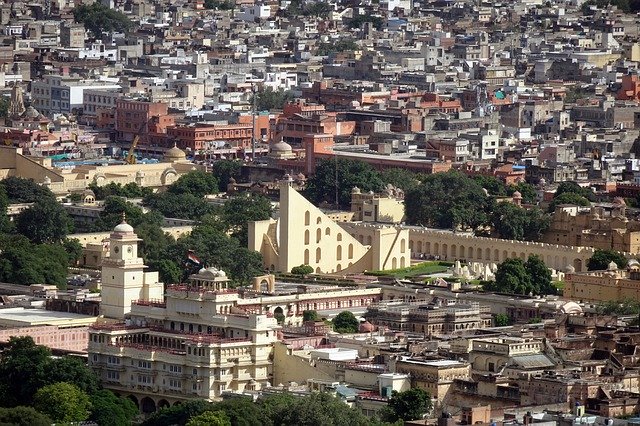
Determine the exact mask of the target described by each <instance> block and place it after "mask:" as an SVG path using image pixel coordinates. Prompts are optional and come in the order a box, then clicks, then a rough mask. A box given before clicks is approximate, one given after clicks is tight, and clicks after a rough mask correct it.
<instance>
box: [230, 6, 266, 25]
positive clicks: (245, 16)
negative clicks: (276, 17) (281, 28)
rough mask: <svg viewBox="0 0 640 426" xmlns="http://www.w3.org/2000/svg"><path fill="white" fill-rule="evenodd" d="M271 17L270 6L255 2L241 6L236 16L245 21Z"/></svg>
mask: <svg viewBox="0 0 640 426" xmlns="http://www.w3.org/2000/svg"><path fill="white" fill-rule="evenodd" d="M269 17H271V6H269V5H260V4H256V5H253V6H247V7H243V8H242V11H241V12H240V13H238V15H237V16H236V18H238V19H240V20H242V21H245V22H254V21H255V20H256V18H257V19H267V18H269Z"/></svg>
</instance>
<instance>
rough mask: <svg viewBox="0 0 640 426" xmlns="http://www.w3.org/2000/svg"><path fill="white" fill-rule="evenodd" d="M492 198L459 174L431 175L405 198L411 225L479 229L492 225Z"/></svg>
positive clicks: (454, 172)
mask: <svg viewBox="0 0 640 426" xmlns="http://www.w3.org/2000/svg"><path fill="white" fill-rule="evenodd" d="M488 207H489V198H488V197H487V196H486V194H485V192H484V190H483V188H482V186H481V185H480V184H479V183H478V182H476V181H474V180H473V179H470V178H469V177H467V176H465V175H463V174H462V173H460V172H458V171H449V172H446V173H435V174H432V175H428V176H427V177H426V178H425V179H424V180H423V181H422V183H421V184H420V185H418V186H416V187H415V188H412V189H410V190H409V191H407V193H406V194H405V213H406V216H407V222H408V223H410V224H413V225H426V226H433V227H438V228H456V227H458V226H460V227H463V228H466V227H471V228H477V227H478V226H481V225H485V224H486V223H488V221H489V218H488V215H487V211H488Z"/></svg>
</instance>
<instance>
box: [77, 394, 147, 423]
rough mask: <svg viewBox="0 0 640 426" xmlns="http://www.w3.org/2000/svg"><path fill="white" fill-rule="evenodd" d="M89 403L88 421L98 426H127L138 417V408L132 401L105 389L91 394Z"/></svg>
mask: <svg viewBox="0 0 640 426" xmlns="http://www.w3.org/2000/svg"><path fill="white" fill-rule="evenodd" d="M89 401H90V402H91V415H90V416H89V420H91V421H94V422H96V423H97V424H99V425H100V426H120V425H128V424H131V421H132V420H133V419H134V418H135V417H136V416H137V415H138V407H136V405H135V404H134V403H133V401H131V400H130V399H129V398H123V397H119V396H116V395H115V394H114V393H113V392H111V391H109V390H106V389H103V390H99V391H97V392H94V393H93V394H91V396H90V397H89Z"/></svg>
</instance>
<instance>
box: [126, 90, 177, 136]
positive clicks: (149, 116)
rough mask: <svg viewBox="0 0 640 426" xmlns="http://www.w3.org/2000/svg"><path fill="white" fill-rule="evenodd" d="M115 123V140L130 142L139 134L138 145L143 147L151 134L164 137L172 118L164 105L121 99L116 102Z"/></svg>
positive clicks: (171, 123)
mask: <svg viewBox="0 0 640 426" xmlns="http://www.w3.org/2000/svg"><path fill="white" fill-rule="evenodd" d="M115 122H116V128H115V130H116V140H118V141H125V142H131V141H132V140H133V139H134V138H135V136H136V135H137V134H140V141H139V144H141V145H145V144H148V143H149V140H150V138H151V136H152V135H153V134H160V135H163V136H164V135H165V134H166V132H167V127H169V126H172V125H173V124H174V118H173V117H172V116H170V115H169V114H168V105H167V104H166V103H163V102H149V101H147V100H134V99H125V98H121V99H118V100H117V101H116V112H115Z"/></svg>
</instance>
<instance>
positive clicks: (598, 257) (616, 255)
mask: <svg viewBox="0 0 640 426" xmlns="http://www.w3.org/2000/svg"><path fill="white" fill-rule="evenodd" d="M611 262H615V263H616V265H617V266H618V268H621V269H622V268H626V267H627V262H628V261H627V258H626V257H624V256H623V255H622V253H620V252H617V251H615V250H611V249H607V250H603V249H596V251H594V252H593V256H591V257H590V258H589V260H588V261H587V269H588V270H589V271H604V270H605V269H608V268H609V264H610V263H611Z"/></svg>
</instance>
